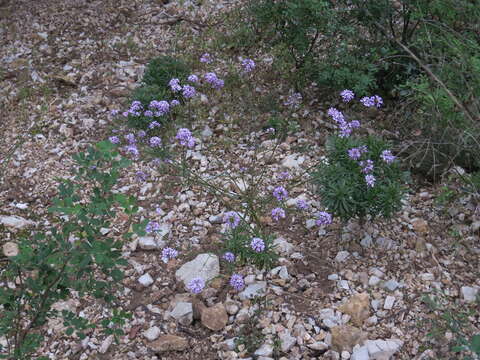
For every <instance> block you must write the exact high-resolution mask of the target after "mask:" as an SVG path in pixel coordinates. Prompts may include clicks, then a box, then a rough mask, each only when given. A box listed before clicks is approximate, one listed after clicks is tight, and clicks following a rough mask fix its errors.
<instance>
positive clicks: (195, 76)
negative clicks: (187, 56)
mask: <svg viewBox="0 0 480 360" xmlns="http://www.w3.org/2000/svg"><path fill="white" fill-rule="evenodd" d="M187 80H188V81H190V82H192V83H197V82H198V76H197V75H195V74H192V75H189V76H188V78H187Z"/></svg>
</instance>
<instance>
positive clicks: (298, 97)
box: [283, 93, 302, 109]
mask: <svg viewBox="0 0 480 360" xmlns="http://www.w3.org/2000/svg"><path fill="white" fill-rule="evenodd" d="M301 102H302V94H300V93H293V94H291V95H289V96H288V98H287V100H286V101H285V102H284V103H283V105H285V106H288V107H290V108H292V109H295V108H297V107H298V106H300V103H301Z"/></svg>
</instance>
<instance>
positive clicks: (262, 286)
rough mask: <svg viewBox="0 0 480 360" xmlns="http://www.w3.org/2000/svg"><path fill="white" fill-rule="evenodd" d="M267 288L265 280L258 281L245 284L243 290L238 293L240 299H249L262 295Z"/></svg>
mask: <svg viewBox="0 0 480 360" xmlns="http://www.w3.org/2000/svg"><path fill="white" fill-rule="evenodd" d="M266 289H267V282H266V281H259V282H256V283H253V284H250V285H248V286H247V288H246V289H245V290H243V291H242V292H241V293H239V294H238V297H239V298H240V299H241V300H246V299H251V298H253V297H255V296H259V295H263V294H264V293H265V291H266Z"/></svg>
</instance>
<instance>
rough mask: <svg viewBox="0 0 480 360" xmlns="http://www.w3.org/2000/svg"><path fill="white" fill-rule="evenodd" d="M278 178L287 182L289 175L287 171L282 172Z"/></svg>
mask: <svg viewBox="0 0 480 360" xmlns="http://www.w3.org/2000/svg"><path fill="white" fill-rule="evenodd" d="M278 178H279V179H280V180H287V179H290V174H289V172H288V171H282V172H281V173H279V174H278Z"/></svg>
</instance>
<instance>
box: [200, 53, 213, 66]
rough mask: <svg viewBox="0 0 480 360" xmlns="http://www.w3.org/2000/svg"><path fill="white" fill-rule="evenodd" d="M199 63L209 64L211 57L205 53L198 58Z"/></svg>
mask: <svg viewBox="0 0 480 360" xmlns="http://www.w3.org/2000/svg"><path fill="white" fill-rule="evenodd" d="M200 62H202V63H206V64H210V63H211V62H212V57H211V56H210V54H209V53H205V54H203V55H202V56H201V57H200Z"/></svg>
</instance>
